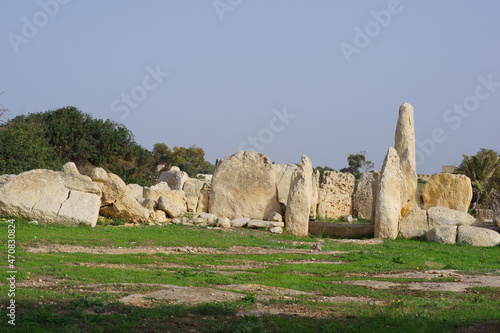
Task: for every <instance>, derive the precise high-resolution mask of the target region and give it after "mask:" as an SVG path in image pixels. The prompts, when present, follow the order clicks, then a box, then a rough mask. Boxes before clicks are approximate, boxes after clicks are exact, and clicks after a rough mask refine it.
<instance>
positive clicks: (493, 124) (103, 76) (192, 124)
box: [0, 0, 500, 174]
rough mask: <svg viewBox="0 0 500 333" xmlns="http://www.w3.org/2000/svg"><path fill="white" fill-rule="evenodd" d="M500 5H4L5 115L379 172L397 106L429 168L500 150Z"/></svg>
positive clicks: (91, 0) (213, 151)
mask: <svg viewBox="0 0 500 333" xmlns="http://www.w3.org/2000/svg"><path fill="white" fill-rule="evenodd" d="M498 13H500V2H499V1H497V0H483V1H480V2H478V1H472V0H470V1H465V0H454V1H451V0H443V1H431V0H428V1H426V0H413V1H412V0H400V1H398V0H384V1H375V0H370V1H362V0H360V1H347V0H345V1H331V0H314V1H311V0H273V1H269V0H252V1H250V0H215V1H213V0H197V1H195V0H149V1H129V0H108V1H97V0H86V1H82V0H39V1H31V0H24V1H13V0H12V1H5V0H4V1H2V2H0V60H1V61H0V92H2V91H3V92H4V93H3V94H2V95H0V104H2V105H3V106H4V107H6V108H9V109H10V110H11V117H15V116H17V115H20V114H28V113H34V112H42V111H47V110H54V109H57V108H60V107H65V106H70V105H71V106H75V107H77V108H79V109H80V110H81V111H83V112H85V113H89V114H91V115H92V116H94V117H96V118H102V119H108V118H109V119H111V120H114V121H116V122H119V123H122V124H124V125H125V126H126V127H127V128H129V129H130V130H131V131H132V132H133V133H134V135H135V139H136V141H137V142H138V143H139V144H141V145H142V146H143V147H145V148H147V149H149V150H151V149H152V148H153V145H154V144H155V143H157V142H163V143H165V144H167V145H168V146H169V147H174V146H183V147H188V146H191V145H196V146H198V147H202V148H203V149H204V151H205V153H206V158H207V160H209V161H210V162H212V163H214V162H215V160H216V159H221V158H223V157H225V156H229V155H231V154H233V153H235V152H236V151H238V150H255V151H259V152H262V153H264V154H266V155H267V156H269V157H270V158H271V160H272V161H273V162H276V163H298V162H300V157H301V155H303V154H306V155H308V156H309V158H310V159H311V160H312V162H313V164H314V165H315V166H330V167H332V168H334V169H336V170H339V169H341V168H343V167H346V166H347V157H348V155H349V154H355V153H358V152H360V151H366V156H367V159H368V160H371V161H373V162H374V163H375V168H376V169H378V170H380V168H381V166H382V162H383V159H384V156H385V154H386V152H387V149H388V148H389V147H393V146H394V135H395V128H396V122H397V117H398V109H399V106H400V105H401V104H403V103H405V102H407V103H410V104H412V105H413V107H414V109H415V115H414V117H415V131H416V140H417V149H416V156H417V172H418V173H421V174H431V173H436V172H440V171H441V166H442V165H453V164H459V163H460V161H461V160H462V156H461V155H462V154H468V155H473V154H475V153H476V152H477V151H478V150H479V149H480V148H488V149H494V150H496V151H500V127H499V124H500V112H499V111H500V62H499V60H500V20H499V19H498Z"/></svg>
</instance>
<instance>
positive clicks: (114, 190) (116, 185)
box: [91, 168, 127, 206]
mask: <svg viewBox="0 0 500 333" xmlns="http://www.w3.org/2000/svg"><path fill="white" fill-rule="evenodd" d="M96 169H100V168H96ZM94 171H95V172H94V173H93V175H96V174H97V175H98V176H99V178H98V179H94V178H93V179H92V180H93V181H94V183H96V184H97V185H98V186H99V187H100V188H101V191H102V196H101V206H107V205H110V204H112V203H113V202H115V201H117V200H118V199H120V198H121V197H122V196H123V195H124V194H125V192H127V185H126V184H125V182H124V181H123V180H122V179H121V178H120V177H118V176H117V175H115V174H113V173H108V174H107V177H103V176H102V175H101V174H100V170H97V171H96V170H95V169H94ZM91 178H92V177H91ZM102 178H104V180H103V179H102Z"/></svg>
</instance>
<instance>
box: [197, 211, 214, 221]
mask: <svg viewBox="0 0 500 333" xmlns="http://www.w3.org/2000/svg"><path fill="white" fill-rule="evenodd" d="M199 216H200V218H202V219H204V220H205V221H206V222H207V223H215V222H216V221H217V219H218V217H217V215H214V214H209V213H200V215H199Z"/></svg>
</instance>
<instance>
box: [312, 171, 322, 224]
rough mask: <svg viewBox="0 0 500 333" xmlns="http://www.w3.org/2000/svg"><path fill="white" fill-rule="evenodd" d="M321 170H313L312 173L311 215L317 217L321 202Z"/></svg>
mask: <svg viewBox="0 0 500 333" xmlns="http://www.w3.org/2000/svg"><path fill="white" fill-rule="evenodd" d="M319 176H320V174H319V170H315V171H313V174H312V200H311V212H310V213H309V216H310V217H312V218H316V215H318V203H319Z"/></svg>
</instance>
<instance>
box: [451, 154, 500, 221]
mask: <svg viewBox="0 0 500 333" xmlns="http://www.w3.org/2000/svg"><path fill="white" fill-rule="evenodd" d="M462 156H463V161H462V163H461V164H460V165H459V167H458V168H457V171H456V173H460V174H464V175H466V176H467V177H469V178H470V180H471V183H472V201H471V205H470V208H469V210H470V211H471V212H472V213H477V212H478V210H479V209H481V208H488V209H495V208H497V207H498V206H499V203H500V156H499V155H498V153H497V152H496V151H494V150H491V149H484V148H481V150H480V151H479V152H478V153H477V154H476V155H473V156H468V155H462Z"/></svg>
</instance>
